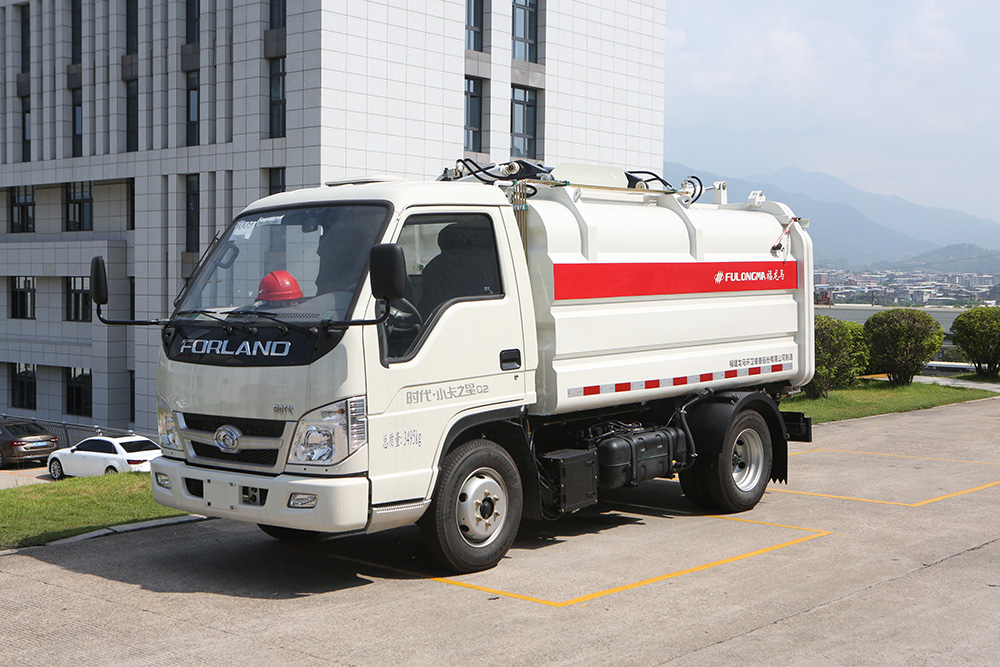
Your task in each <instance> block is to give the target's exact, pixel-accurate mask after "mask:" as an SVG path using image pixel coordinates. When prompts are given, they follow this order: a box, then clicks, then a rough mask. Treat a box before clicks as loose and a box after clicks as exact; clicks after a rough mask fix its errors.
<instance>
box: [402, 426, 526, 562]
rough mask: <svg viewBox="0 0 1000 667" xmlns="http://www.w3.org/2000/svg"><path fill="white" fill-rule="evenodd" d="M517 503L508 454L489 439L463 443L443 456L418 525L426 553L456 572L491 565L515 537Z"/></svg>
mask: <svg viewBox="0 0 1000 667" xmlns="http://www.w3.org/2000/svg"><path fill="white" fill-rule="evenodd" d="M522 501H523V499H522V490H521V476H520V475H519V474H518V472H517V465H516V464H515V463H514V460H513V459H512V458H511V457H510V454H508V453H507V451H506V450H504V449H503V447H501V446H500V445H498V444H496V443H495V442H492V441H490V440H485V439H479V440H472V441H471V442H467V443H465V444H464V445H462V446H461V447H459V448H458V449H456V450H455V451H453V452H451V453H450V454H448V456H447V457H445V460H444V464H443V465H442V466H441V473H440V475H439V477H438V482H437V488H436V489H435V492H434V500H433V501H432V502H431V506H430V508H428V510H427V514H425V515H424V517H423V519H421V522H420V527H421V530H422V531H423V534H424V539H425V540H426V542H427V546H428V549H429V550H430V552H431V555H433V556H434V558H435V560H437V561H438V562H439V563H441V564H442V565H444V566H445V567H447V568H448V569H450V570H453V571H455V572H476V571H479V570H487V569H489V568H491V567H493V566H495V565H496V564H497V563H499V562H500V559H501V558H503V557H504V555H505V554H506V553H507V550H508V549H510V545H511V544H512V543H513V542H514V537H515V536H516V535H517V529H518V527H519V526H520V523H521V508H522Z"/></svg>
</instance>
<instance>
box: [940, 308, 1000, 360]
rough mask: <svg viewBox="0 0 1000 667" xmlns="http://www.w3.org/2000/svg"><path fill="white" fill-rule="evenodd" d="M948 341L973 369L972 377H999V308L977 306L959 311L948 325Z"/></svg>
mask: <svg viewBox="0 0 1000 667" xmlns="http://www.w3.org/2000/svg"><path fill="white" fill-rule="evenodd" d="M951 333H952V340H953V341H955V344H956V345H958V346H959V347H960V348H962V351H963V352H965V354H966V356H968V357H969V359H970V360H971V361H972V363H973V364H975V365H976V373H978V374H979V375H985V376H987V377H992V378H995V377H997V375H998V374H1000V308H990V307H987V306H980V307H978V308H970V309H969V310H966V311H963V312H962V313H961V314H960V315H959V316H958V317H956V318H955V323H954V324H952V325H951Z"/></svg>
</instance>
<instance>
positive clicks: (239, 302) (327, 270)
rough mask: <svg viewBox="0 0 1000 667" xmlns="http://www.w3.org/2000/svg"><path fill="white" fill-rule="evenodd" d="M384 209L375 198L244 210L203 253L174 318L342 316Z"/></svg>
mask: <svg viewBox="0 0 1000 667" xmlns="http://www.w3.org/2000/svg"><path fill="white" fill-rule="evenodd" d="M388 215H389V208H388V207H387V206H385V205H383V204H374V203H372V204H339V205H327V206H313V207H307V208H289V209H282V210H270V211H267V212H263V213H253V214H250V215H244V216H242V217H240V218H238V219H237V220H236V222H235V223H234V224H233V225H232V226H231V227H230V228H229V229H228V230H227V232H226V233H225V235H224V236H223V237H222V239H221V240H220V242H219V244H218V246H217V247H216V248H215V250H214V251H213V252H212V254H211V255H210V256H209V257H208V258H207V260H206V263H205V266H204V268H203V270H202V271H201V272H200V273H199V274H198V275H197V276H196V278H195V279H194V281H193V282H192V284H191V286H190V289H189V290H188V291H187V293H186V294H185V295H184V298H183V300H182V301H181V303H180V305H179V306H178V307H177V311H176V313H175V317H180V318H193V319H202V318H206V317H207V318H209V319H212V317H213V316H214V317H221V316H225V317H226V319H229V320H259V321H262V322H267V321H270V320H271V319H273V316H275V315H276V316H278V317H279V318H280V319H282V320H286V321H292V322H302V321H305V322H310V321H311V322H319V321H320V320H344V319H347V316H348V310H349V309H350V307H351V304H352V303H353V301H354V296H355V293H356V291H357V286H358V283H360V282H361V280H362V279H363V277H364V275H363V272H364V269H365V265H366V264H367V262H368V253H369V251H370V250H371V247H372V246H373V245H375V244H376V243H377V241H378V240H379V238H380V236H381V233H382V230H383V227H384V225H385V222H386V219H387V217H388ZM199 311H200V312H199ZM258 313H263V314H258ZM268 315H271V316H272V317H271V318H269V317H268ZM256 325H257V323H255V326H256Z"/></svg>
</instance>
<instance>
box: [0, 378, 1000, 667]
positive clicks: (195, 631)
mask: <svg viewBox="0 0 1000 667" xmlns="http://www.w3.org/2000/svg"><path fill="white" fill-rule="evenodd" d="M998 426H1000V397H998V398H996V399H987V400H983V401H977V402H973V403H966V404H958V405H951V406H944V407H941V408H933V409H930V410H922V411H918V412H911V413H905V414H896V415H885V416H880V417H869V418H865V419H858V420H852V421H848V422H836V423H831V424H823V425H819V426H817V427H815V429H814V431H815V439H814V442H813V443H793V449H792V457H791V459H790V462H789V470H790V479H791V482H790V484H789V485H787V486H785V485H778V486H773V487H772V488H771V490H769V491H768V493H767V494H766V495H765V497H764V500H763V501H762V502H761V504H760V505H759V506H758V507H757V508H756V509H755V510H753V511H752V512H748V513H744V514H739V515H730V516H726V517H713V516H706V515H702V514H700V513H698V512H697V511H695V510H694V508H692V507H691V506H690V505H689V504H688V503H687V502H686V501H685V500H684V498H683V496H682V495H681V494H680V492H679V489H678V487H677V485H676V484H675V483H674V482H669V481H657V482H654V483H650V484H647V485H644V486H640V487H639V488H637V489H633V490H627V491H621V492H618V493H615V494H613V495H612V494H607V497H606V502H605V503H604V504H603V505H601V506H600V508H599V510H597V511H590V512H585V513H580V514H578V515H575V516H574V517H571V518H570V519H568V520H564V521H560V522H555V523H526V524H524V526H523V527H522V530H521V533H520V534H519V537H518V541H517V543H516V545H515V548H514V549H512V551H511V552H510V554H509V557H508V558H506V559H505V560H504V561H503V562H502V563H501V564H500V565H499V566H498V567H497V568H495V569H493V570H490V571H488V572H482V573H477V574H473V575H466V576H460V577H451V576H448V575H447V573H444V572H441V571H440V570H438V569H437V568H435V567H434V566H433V565H432V564H431V563H430V561H429V560H428V558H427V556H426V555H425V553H424V551H423V549H422V547H421V544H420V541H419V535H418V534H417V531H415V530H414V529H411V528H405V529H399V530H396V531H390V532H387V533H383V534H379V535H371V536H359V537H351V538H344V539H339V540H332V539H331V540H324V541H320V542H312V543H300V544H294V545H288V544H282V543H279V542H275V541H273V540H271V539H270V538H267V537H265V536H264V535H263V534H262V533H261V532H260V531H258V530H257V529H256V527H254V526H251V525H245V524H240V523H236V522H232V521H223V520H212V521H204V522H199V523H190V524H183V525H173V526H167V527H161V528H154V529H150V530H144V531H138V532H131V533H126V534H116V535H111V536H107V537H101V538H98V539H91V540H86V541H79V542H74V543H69V544H61V545H50V546H47V547H36V548H30V549H21V550H18V551H14V552H7V553H6V554H4V555H0V615H2V616H0V617H2V618H4V619H5V621H6V627H7V628H8V631H7V632H3V633H0V656H3V659H2V662H4V663H7V664H19V665H63V664H65V665H70V664H77V663H80V662H85V663H87V662H90V663H92V662H101V663H102V664H109V665H125V664H171V665H173V664H181V663H190V664H202V663H212V664H213V665H215V664H219V665H227V664H245V663H246V662H248V661H253V662H255V663H265V664H266V663H281V664H303V665H307V664H337V665H341V664H349V665H384V664H407V665H435V666H439V665H448V664H473V663H488V664H493V665H523V664H538V665H548V664H560V665H562V664H567V665H570V664H586V665H595V664H599V665H659V664H671V665H718V664H724V663H736V662H738V663H740V664H743V665H765V664H766V665H773V664H775V663H778V664H790V665H806V664H808V665H815V664H834V665H842V664H843V665H848V664H849V665H856V664H880V665H881V664H915V665H924V664H927V665H930V664H935V665H936V664H959V663H960V664H993V663H995V662H996V661H997V656H1000V638H998V636H997V632H996V628H997V627H998V626H1000V541H998V540H1000V516H998V513H997V512H996V507H997V502H998V500H1000V448H998V444H1000V443H998V442H997V440H998V435H997V434H998V433H1000V429H998Z"/></svg>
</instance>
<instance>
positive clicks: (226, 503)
mask: <svg viewBox="0 0 1000 667" xmlns="http://www.w3.org/2000/svg"><path fill="white" fill-rule="evenodd" d="M203 488H204V491H205V506H206V507H211V508H212V509H217V510H229V511H230V512H235V511H236V510H237V508H238V506H239V502H240V487H239V486H238V485H237V484H236V483H235V482H224V481H222V480H218V479H206V480H205V485H204V487H203Z"/></svg>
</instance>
